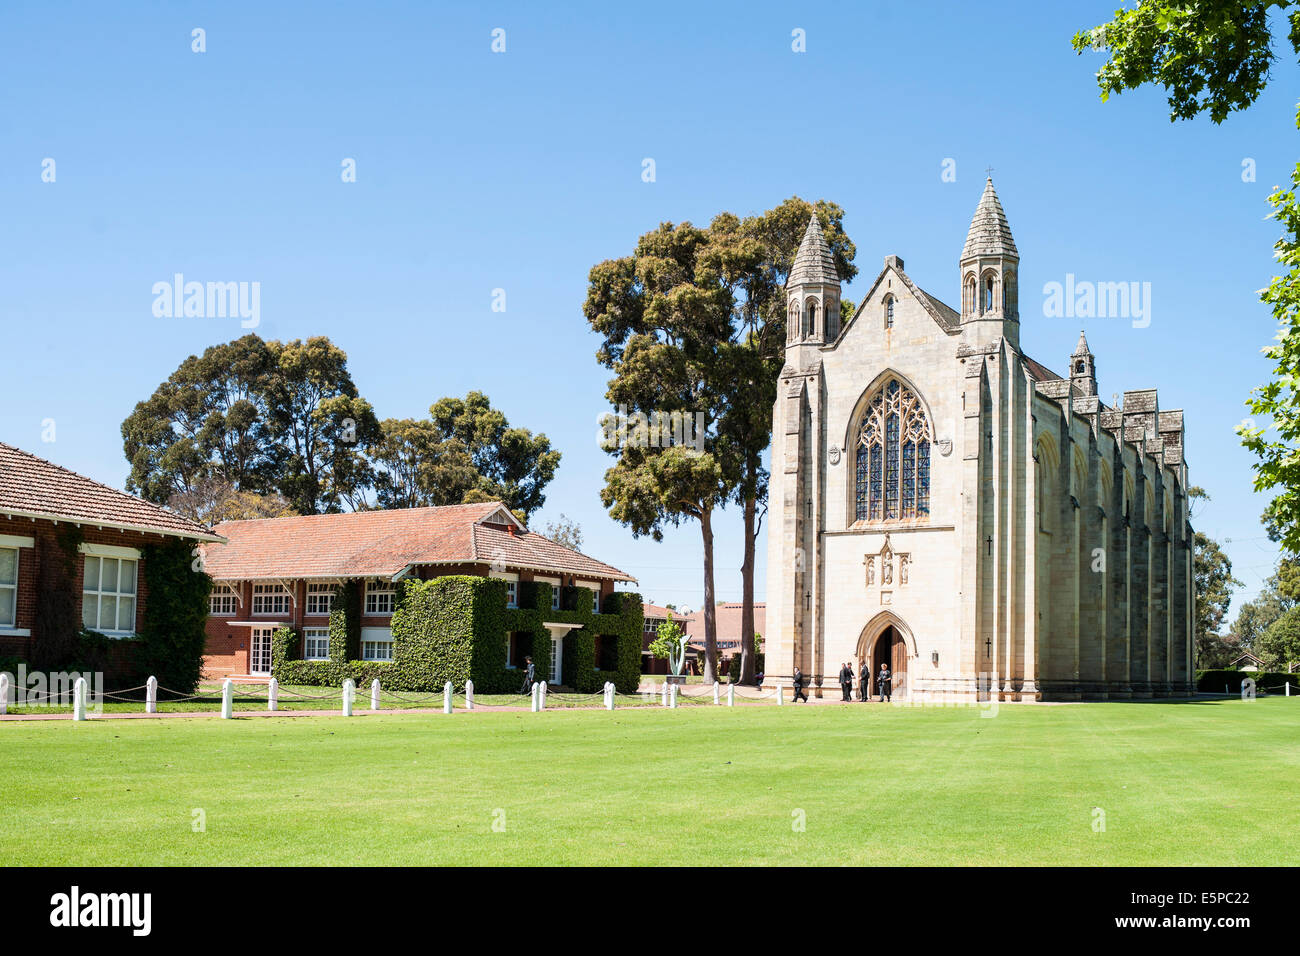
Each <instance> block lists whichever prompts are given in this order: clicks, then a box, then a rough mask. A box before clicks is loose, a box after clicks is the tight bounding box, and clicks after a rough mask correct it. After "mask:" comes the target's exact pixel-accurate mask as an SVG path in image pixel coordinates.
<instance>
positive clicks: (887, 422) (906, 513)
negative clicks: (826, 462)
mask: <svg viewBox="0 0 1300 956" xmlns="http://www.w3.org/2000/svg"><path fill="white" fill-rule="evenodd" d="M854 477H855V479H856V482H857V484H856V487H855V489H854V491H855V494H854V513H855V517H856V519H857V520H858V521H880V520H896V519H900V518H904V519H906V518H918V517H925V516H927V515H929V513H930V425H929V422H928V421H927V420H926V417H925V411H924V409H922V407H921V403H920V401H918V400H917V397H916V395H914V394H913V393H912V391H911V389H909V388H907V387H905V386H904V385H903V384H902V383H900V382H899V381H898V380H897V379H890V380H889V381H888V382H886V383H885V385H884V387H883V388H881V390H880V391H879V392H877V393H876V395H875V397H874V398H872V399H871V401H870V402H869V403H868V404H867V410H866V412H865V413H864V414H863V416H862V422H861V425H860V426H859V430H858V448H857V462H856V469H855V476H854Z"/></svg>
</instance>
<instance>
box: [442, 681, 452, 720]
mask: <svg viewBox="0 0 1300 956" xmlns="http://www.w3.org/2000/svg"><path fill="white" fill-rule="evenodd" d="M442 712H443V713H444V714H450V713H451V681H447V683H445V684H443V685H442Z"/></svg>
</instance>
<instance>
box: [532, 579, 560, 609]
mask: <svg viewBox="0 0 1300 956" xmlns="http://www.w3.org/2000/svg"><path fill="white" fill-rule="evenodd" d="M536 580H537V581H539V582H541V583H542V584H549V585H550V586H551V610H552V611H558V610H559V609H560V579H559V578H537V579H536Z"/></svg>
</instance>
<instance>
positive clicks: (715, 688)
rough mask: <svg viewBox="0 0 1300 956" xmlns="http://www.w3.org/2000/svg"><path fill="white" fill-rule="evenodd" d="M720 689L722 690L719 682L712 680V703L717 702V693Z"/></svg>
mask: <svg viewBox="0 0 1300 956" xmlns="http://www.w3.org/2000/svg"><path fill="white" fill-rule="evenodd" d="M721 690H722V685H721V684H719V683H718V682H717V681H714V682H713V703H715V704H717V703H719V700H718V694H719V693H720V692H721Z"/></svg>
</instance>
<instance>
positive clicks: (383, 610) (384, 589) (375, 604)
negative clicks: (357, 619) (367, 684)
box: [366, 581, 397, 660]
mask: <svg viewBox="0 0 1300 956" xmlns="http://www.w3.org/2000/svg"><path fill="white" fill-rule="evenodd" d="M396 600H397V586H396V585H395V584H393V582H392V581H367V582H366V613H367V614H377V615H384V614H392V613H393V602H394V601H396ZM373 659H374V660H388V659H389V658H386V657H376V658H373Z"/></svg>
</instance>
